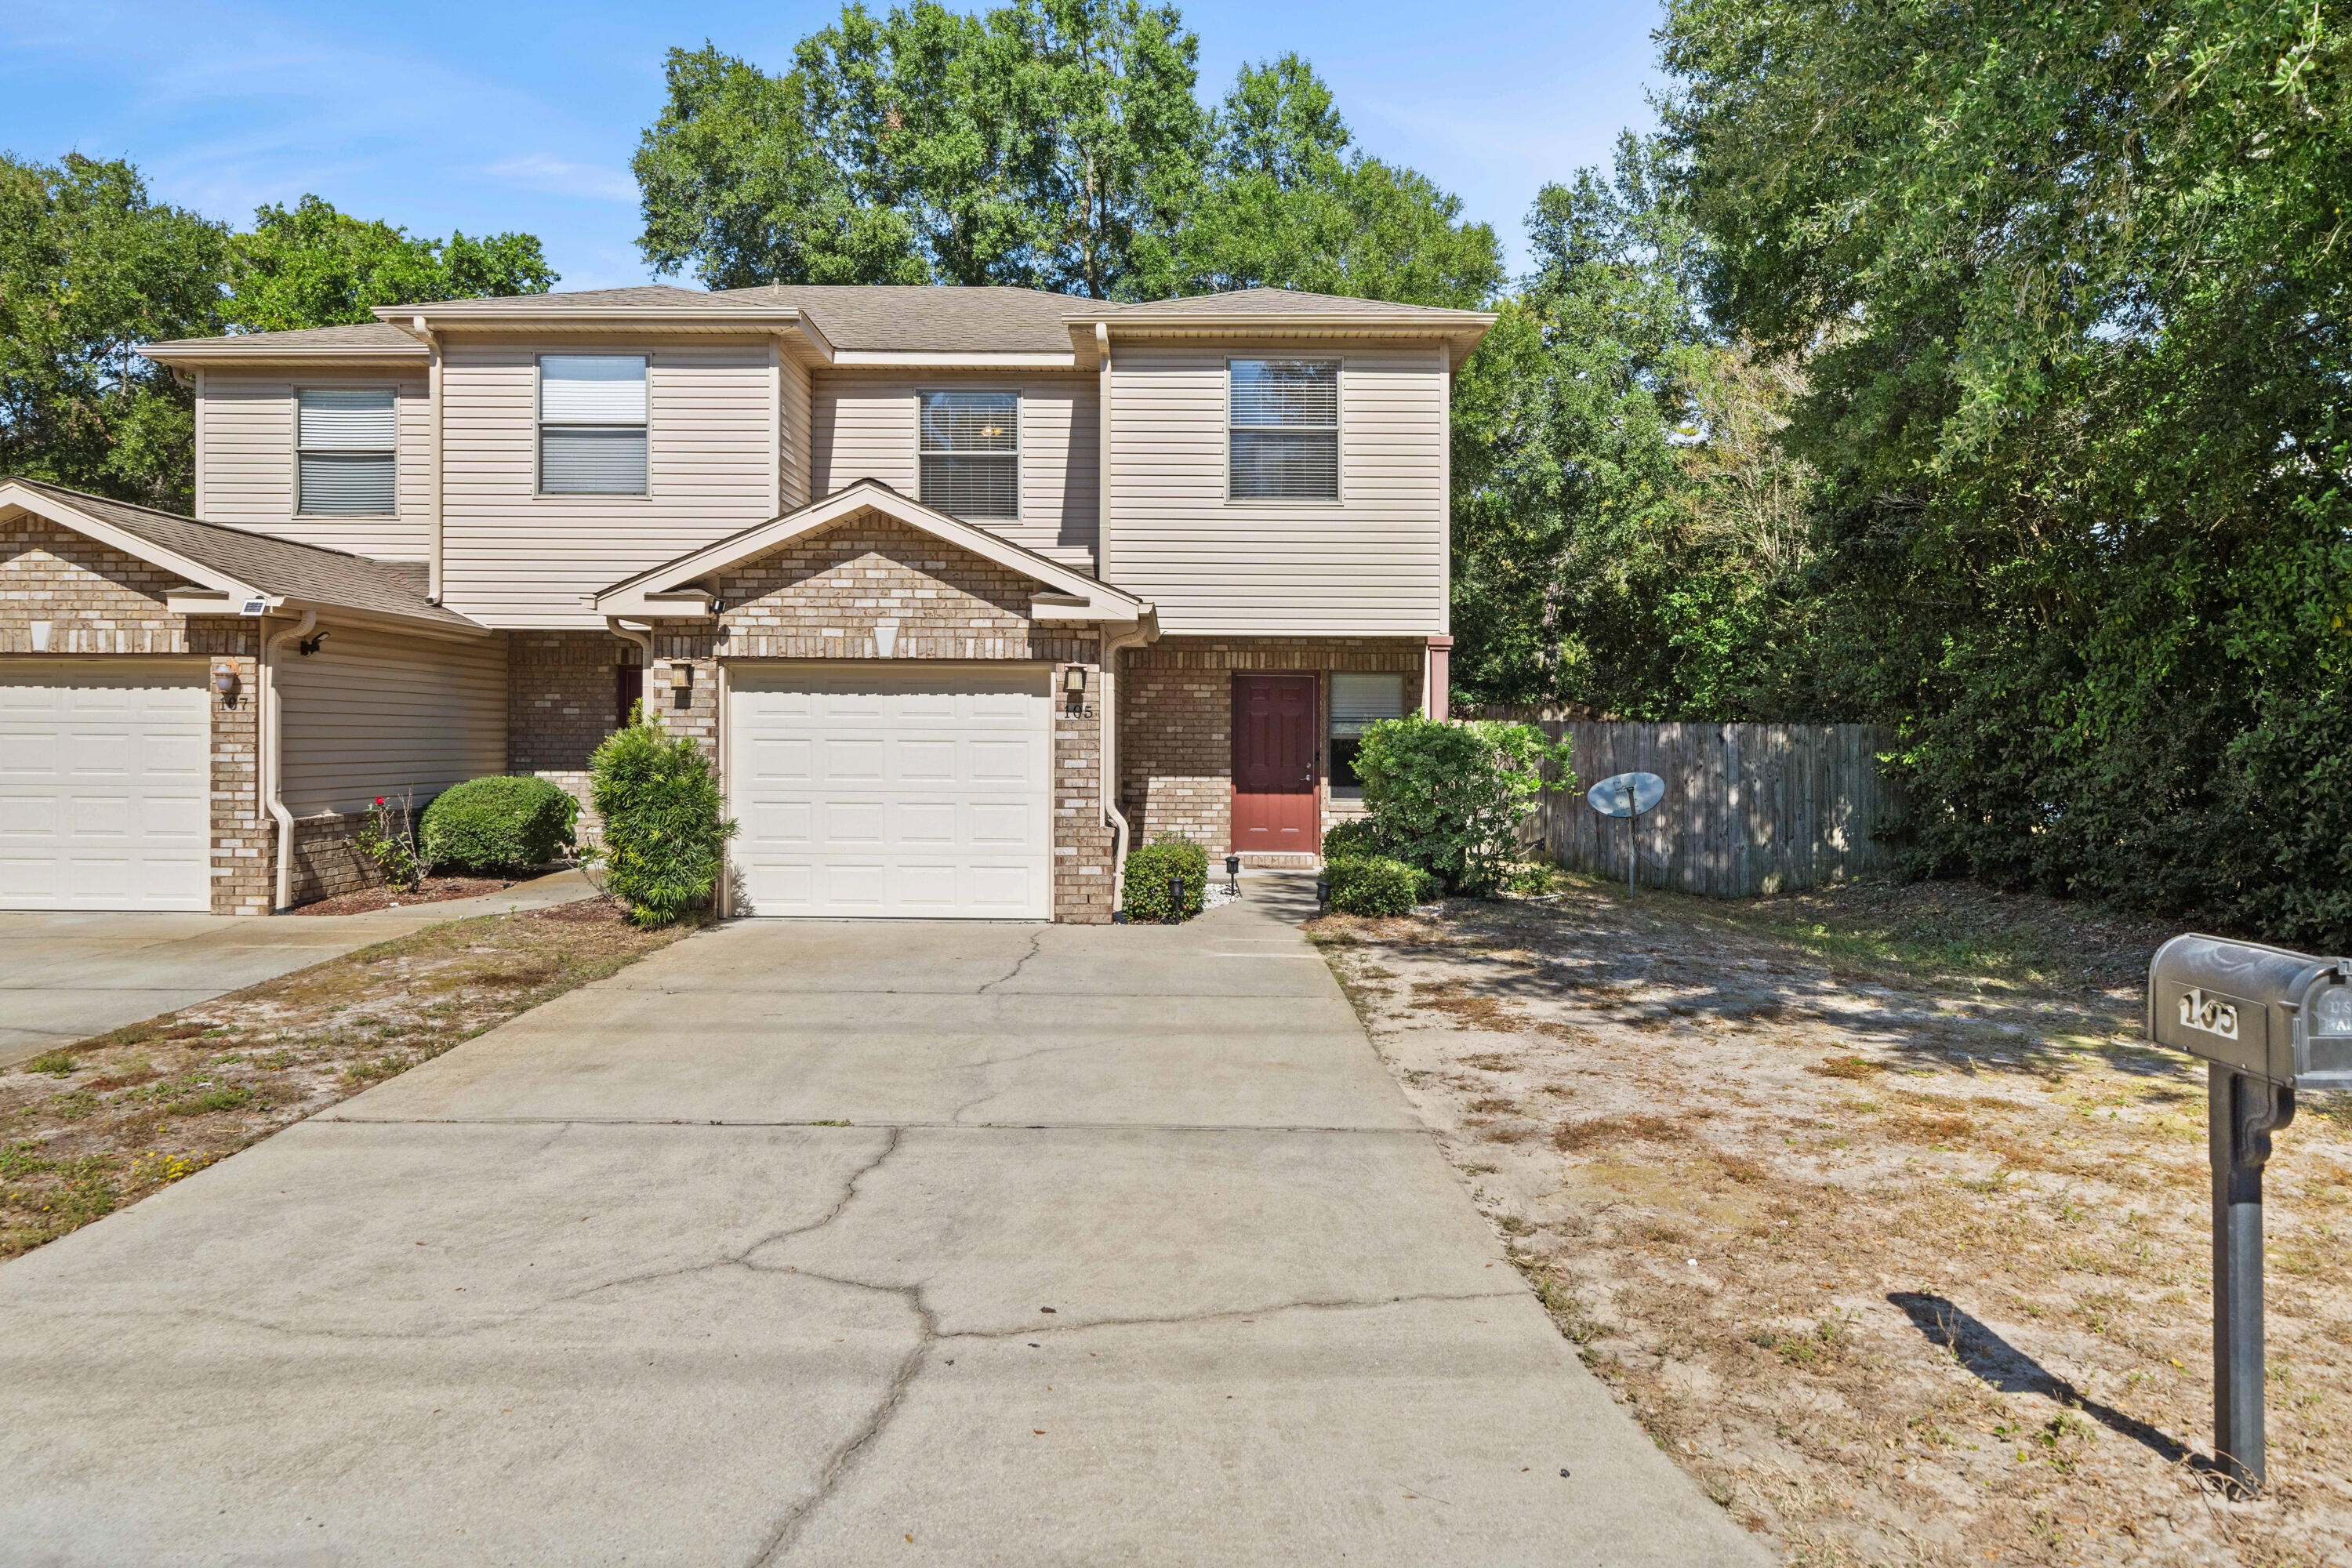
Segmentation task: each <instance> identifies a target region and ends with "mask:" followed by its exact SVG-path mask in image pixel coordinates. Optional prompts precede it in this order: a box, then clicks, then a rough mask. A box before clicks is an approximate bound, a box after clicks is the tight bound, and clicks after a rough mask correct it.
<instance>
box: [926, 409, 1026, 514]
mask: <svg viewBox="0 0 2352 1568" xmlns="http://www.w3.org/2000/svg"><path fill="white" fill-rule="evenodd" d="M920 447H921V450H920V453H919V458H920V463H921V468H922V491H923V496H922V500H923V504H924V505H925V506H928V507H934V508H936V509H938V510H940V511H943V512H946V513H947V514H948V515H949V516H950V517H961V518H968V519H981V520H985V521H1003V520H1006V519H1010V518H1017V517H1019V516H1020V515H1021V398H1020V396H1019V395H1018V394H1015V393H1011V392H926V393H924V394H923V395H922V412H921V434H920Z"/></svg>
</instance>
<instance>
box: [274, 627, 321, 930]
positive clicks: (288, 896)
mask: <svg viewBox="0 0 2352 1568" xmlns="http://www.w3.org/2000/svg"><path fill="white" fill-rule="evenodd" d="M318 624H319V612H318V611H316V610H305V611H303V612H302V618H301V619H300V620H299V621H297V622H296V623H295V624H294V625H293V626H290V627H289V628H288V629H287V630H285V631H282V632H277V633H273V634H272V635H271V636H268V637H264V638H262V639H261V759H260V761H261V799H262V803H263V804H264V805H267V806H268V809H269V815H270V816H272V817H274V818H276V819H277V822H278V889H277V892H276V894H275V896H274V897H273V898H272V900H271V901H270V905H269V912H270V913H272V914H278V915H282V914H284V913H285V912H286V911H287V910H289V909H290V908H292V907H293V904H294V814H293V813H292V812H290V811H288V810H287V809H286V799H285V795H284V793H283V789H284V784H285V777H286V770H285V768H284V767H283V766H282V765H281V762H280V751H281V747H282V743H283V738H284V733H285V728H286V727H285V724H284V722H283V721H282V719H281V716H280V715H279V713H278V645H279V644H280V643H283V642H284V641H285V640H286V639H287V638H289V637H309V636H310V631H311V628H312V627H314V626H317V625H318Z"/></svg>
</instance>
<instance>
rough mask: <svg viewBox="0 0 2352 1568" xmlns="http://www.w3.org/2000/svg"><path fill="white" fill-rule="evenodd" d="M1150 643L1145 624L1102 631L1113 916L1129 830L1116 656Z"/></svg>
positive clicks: (1122, 897) (1123, 881)
mask: <svg viewBox="0 0 2352 1568" xmlns="http://www.w3.org/2000/svg"><path fill="white" fill-rule="evenodd" d="M1150 640H1151V634H1150V631H1149V630H1148V629H1147V626H1146V623H1144V622H1142V621H1138V622H1136V623H1135V624H1134V625H1133V626H1130V627H1129V628H1128V629H1127V630H1126V631H1123V632H1106V633H1105V634H1104V636H1103V640H1102V684H1103V692H1102V809H1103V820H1104V821H1105V822H1107V823H1108V824H1109V825H1110V831H1111V857H1110V912H1111V913H1112V914H1113V915H1114V916H1116V915H1117V914H1118V912H1119V910H1120V908H1121V907H1122V906H1123V905H1124V904H1125V903H1126V901H1127V847H1128V840H1129V832H1130V830H1129V827H1128V825H1127V817H1126V815H1125V814H1124V813H1122V812H1121V811H1120V810H1119V809H1118V674H1117V671H1118V655H1119V650H1120V649H1122V648H1130V647H1142V646H1143V645H1144V644H1145V643H1147V642H1150Z"/></svg>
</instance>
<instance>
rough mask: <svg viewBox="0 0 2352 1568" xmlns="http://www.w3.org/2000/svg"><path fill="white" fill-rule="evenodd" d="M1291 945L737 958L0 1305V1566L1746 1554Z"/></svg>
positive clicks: (357, 1103) (513, 1029)
mask: <svg viewBox="0 0 2352 1568" xmlns="http://www.w3.org/2000/svg"><path fill="white" fill-rule="evenodd" d="M1300 912H1301V908H1300V906H1299V903H1298V901H1297V889H1293V888H1286V887H1279V886H1269V885H1268V884H1266V883H1265V882H1260V881H1254V882H1253V884H1252V885H1251V886H1250V889H1249V893H1248V897H1247V898H1246V899H1245V900H1244V902H1243V903H1242V904H1240V905H1237V906H1234V907H1231V908H1228V909H1223V910H1216V911H1213V912H1212V913H1211V914H1209V915H1207V916H1205V917H1203V918H1202V920H1200V921H1195V922H1193V923H1192V925H1189V926H1186V927H1182V928H1179V929H1160V928H1113V929H1099V928H1097V929H1087V928H1072V927H1037V926H1017V925H942V924H880V923H877V924H845V923H841V924H836V923H825V924H816V923H809V924H803V923H788V922H751V921H746V922H742V923H739V924H736V925H732V926H730V927H726V928H722V929H720V930H718V931H713V932H709V933H707V934H704V935H701V936H698V937H696V938H694V939H692V940H690V941H688V942H681V943H679V944H678V945H677V946H675V947H672V948H669V949H667V950H666V951H665V952H662V953H660V954H657V955H656V956H655V957H654V958H651V959H649V960H647V961H646V962H645V963H641V964H639V965H637V966H635V967H634V968H632V969H629V970H627V971H625V973H622V974H621V975H619V976H616V977H615V978H614V980H612V981H609V982H606V983H604V984H600V985H596V986H593V987H589V988H586V989H583V990H581V991H577V992H574V993H572V994H571V995H569V996H567V997H564V998H562V999H561V1000H559V1001H557V1002H554V1003H552V1004H550V1005H548V1006H546V1007H543V1008H541V1009H540V1010H538V1011H537V1012H534V1013H531V1014H528V1015H526V1016H523V1017H521V1018H520V1019H517V1020H516V1021H515V1022H513V1023H511V1024H509V1025H507V1026H504V1027H502V1028H500V1029H498V1030H495V1031H493V1032H492V1033H490V1034H488V1035H487V1036H484V1037H481V1038H479V1039H478V1040H475V1041H473V1042H471V1043H469V1044H467V1045H466V1046H463V1047H459V1048H458V1049H457V1050H456V1051H453V1052H451V1053H450V1054H449V1055H447V1056H445V1057H443V1058H439V1059H438V1060H436V1061H434V1062H432V1063H430V1064H428V1065H426V1066H425V1067H422V1068H417V1069H415V1070H414V1071H412V1072H410V1073H408V1074H406V1075H405V1076H404V1077H402V1078H399V1079H394V1080H392V1081H390V1082H388V1083H386V1084H383V1085H382V1086H380V1087H379V1088H377V1089H373V1090H371V1091H369V1092H368V1093H366V1094H364V1095H362V1096H360V1097H358V1098H357V1099H354V1100H350V1101H348V1102H346V1103H345V1105H344V1106H343V1107H342V1108H341V1110H339V1111H337V1112H333V1113H331V1114H329V1115H327V1116H322V1117H320V1118H317V1119H314V1120H313V1121H310V1122H307V1123H304V1124H303V1125H301V1126H299V1127H296V1128H293V1129H291V1130H289V1131H286V1132H284V1133H281V1134H279V1135H278V1137H276V1138H274V1139H271V1140H270V1141H269V1142H266V1143H263V1144H261V1145H259V1146H257V1147H256V1148H254V1149H252V1150H249V1151H247V1152H245V1153H242V1154H239V1155H237V1156H236V1157H235V1158H234V1159H231V1160H228V1161H226V1162H224V1163H222V1164H220V1165H217V1166H215V1167H214V1168H212V1169H211V1170H208V1171H205V1172H203V1173H199V1174H198V1175H196V1176H194V1177H192V1178H191V1179H189V1180H188V1181H185V1182H184V1183H182V1184H179V1185H178V1186H176V1187H173V1188H171V1189H169V1190H168V1191H166V1192H164V1193H162V1194H158V1195H157V1196H155V1197H153V1198H151V1199H149V1200H148V1201H147V1202H145V1203H142V1204H140V1205H136V1206H134V1207H132V1208H131V1209H128V1210H126V1211H124V1212H123V1213H121V1214H119V1215H114V1216H113V1217H111V1218H109V1219H107V1220H103V1221H101V1222H100V1223H99V1224H97V1225H95V1226H89V1227H88V1228H86V1229H84V1230H82V1231H80V1232H79V1233H77V1234H75V1235H73V1236H70V1237H66V1238H65V1239H63V1240H61V1241H58V1242H57V1243H54V1244H52V1245H51V1246H50V1247H46V1248H44V1249H42V1250H41V1251H39V1252H36V1253H33V1254H30V1255H28V1256H27V1257H26V1258H20V1259H17V1260H16V1261H15V1262H12V1263H7V1264H0V1474H5V1475H6V1476H7V1477H8V1478H9V1484H8V1486H7V1487H6V1488H5V1489H0V1557H5V1558H6V1559H7V1560H8V1561H11V1562H44V1563H47V1562H56V1563H125V1562H136V1563H145V1564H163V1563H369V1564H383V1563H564V1564H583V1563H635V1564H645V1563H682V1564H698V1565H700V1564H751V1563H859V1564H868V1563H952V1564H969V1563H996V1562H1003V1563H1013V1564H1034V1563H1066V1564H1089V1565H1091V1564H1098V1563H1286V1564H1287V1563H1343V1562H1344V1563H1400V1564H1402V1563H1412V1564H1428V1563H1478V1564H1507V1563H1545V1564H1559V1563H1570V1564H1618V1563H1642V1564H1649V1563H1655V1564H1669V1563H1671V1564H1677V1565H1681V1564H1692V1563H1707V1564H1716V1563H1732V1564H1739V1563H1764V1562H1765V1561H1767V1558H1766V1555H1765V1553H1764V1552H1762V1551H1761V1550H1760V1549H1759V1547H1758V1546H1757V1545H1756V1544H1755V1543H1754V1542H1752V1541H1751V1540H1750V1538H1748V1536H1747V1535H1746V1534H1745V1533H1744V1532H1742V1531H1739V1530H1738V1529H1737V1528H1735V1527H1734V1526H1733V1525H1731V1524H1730V1523H1729V1522H1728V1521H1727V1518H1726V1516H1725V1515H1724V1514H1723V1513H1722V1512H1721V1511H1720V1510H1717V1508H1716V1507H1715V1506H1714V1505H1712V1504H1711V1503H1709V1502H1707V1501H1706V1500H1705V1499H1704V1498H1702V1497H1701V1496H1700V1495H1699V1493H1698V1491H1697V1490H1696V1488H1695V1487H1694V1486H1693V1485H1692V1484H1691V1483H1690V1482H1689V1481H1688V1480H1687V1479H1685V1478H1684V1477H1683V1475H1682V1474H1681V1473H1680V1472H1679V1471H1677V1470H1675V1468H1673V1466H1672V1465H1671V1464H1670V1463H1669V1462H1668V1461H1667V1460H1666V1459H1665V1458H1664V1456H1662V1455H1661V1454H1660V1453H1659V1452H1658V1451H1657V1449H1656V1448H1655V1447H1653V1446H1652V1444H1651V1443H1650V1442H1649V1441H1648V1439H1646V1438H1645V1437H1643V1436H1642V1434H1641V1433H1640V1432H1639V1431H1638V1430H1637V1429H1636V1428H1635V1427H1634V1426H1633V1423H1632V1422H1631V1421H1630V1420H1628V1419H1627V1418H1626V1417H1625V1415H1623V1414H1622V1412H1621V1411H1620V1410H1619V1408H1618V1407H1617V1406H1616V1405H1614V1403H1613V1402H1612V1400H1611V1398H1610V1397H1609V1395H1608V1394H1607V1392H1606V1391H1605V1390H1604V1389H1603V1388H1602V1387H1601V1385H1600V1384H1599V1383H1598V1382H1597V1381H1595V1380H1594V1379H1593V1378H1592V1377H1591V1374H1589V1373H1587V1372H1585V1370H1584V1369H1583V1368H1582V1367H1581V1366H1580V1364H1579V1363H1578V1362H1577V1360H1576V1357H1575V1355H1574V1353H1573V1351H1572V1349H1571V1347H1570V1346H1569V1345H1568V1344H1567V1343H1566V1342H1564V1341H1562V1340H1561V1338H1560V1336H1559V1333H1558V1332H1557V1331H1555V1330H1554V1329H1553V1327H1552V1325H1551V1323H1550V1321H1549V1320H1548V1319H1547V1318H1546V1317H1545V1315H1544V1313H1543V1311H1542V1310H1541V1309H1540V1308H1539V1307H1538V1305H1537V1304H1536V1302H1535V1301H1534V1300H1533V1299H1532V1298H1531V1297H1530V1296H1529V1295H1528V1292H1527V1290H1526V1289H1525V1288H1524V1287H1523V1285H1522V1284H1521V1282H1520V1280H1519V1279H1518V1277H1517V1274H1516V1273H1515V1272H1514V1271H1513V1270H1512V1269H1511V1268H1510V1267H1509V1265H1508V1264H1507V1263H1505V1262H1504V1261H1503V1260H1502V1258H1501V1255H1500V1253H1499V1251H1498V1249H1497V1248H1496V1244H1495V1241H1494V1238H1493V1237H1492V1235H1491V1233H1490V1232H1489V1231H1488V1230H1487V1229H1486V1226H1485V1224H1484V1223H1483V1222H1482V1221H1481V1220H1480V1219H1479V1218H1478V1217H1477V1215H1476V1214H1475V1211H1474V1210H1473V1208H1472V1206H1471V1205H1470V1202H1469V1199H1468V1197H1467V1195H1466V1194H1465V1193H1464V1192H1463V1190H1462V1188H1461V1185H1460V1184H1459V1182H1458V1180H1457V1179H1456V1177H1455V1176H1454V1173H1453V1172H1452V1171H1451V1170H1450V1169H1448V1168H1447V1167H1446V1165H1445V1164H1444V1162H1443V1161H1442V1160H1441V1159H1440V1157H1439V1156H1438V1153H1437V1152H1436V1150H1435V1148H1434V1146H1433V1142H1432V1141H1431V1139H1430V1137H1429V1135H1428V1134H1427V1133H1426V1132H1425V1131H1423V1129H1422V1128H1421V1127H1420V1125H1419V1124H1418V1123H1417V1122H1416V1121H1415V1120H1414V1118H1413V1117H1412V1113H1411V1112H1410V1110H1408V1109H1407V1107H1406V1106H1405V1104H1404V1102H1403V1100H1402V1098H1401V1097H1400V1095H1399V1094H1398V1093H1397V1091H1396V1090H1395V1089H1394V1088H1393V1086H1392V1085H1391V1082H1390V1080H1389V1079H1388V1076H1387V1074H1386V1072H1385V1071H1384V1069H1383V1068H1381V1065H1380V1064H1379V1062H1378V1061H1377V1060H1376V1059H1375V1058H1374V1057H1373V1055H1372V1052H1371V1050H1370V1047H1369V1046H1368V1045H1367V1043H1366V1041H1365V1038H1364V1036H1363V1033H1362V1030H1361V1029H1360V1027H1359V1026H1358V1025H1357V1022H1356V1019H1355V1017H1354V1015H1353V1014H1352V1013H1351V1012H1350V1011H1349V1007H1348V1005H1347V1003H1346V1001H1345V999H1344V998H1343V997H1342V996H1341V995H1340V994H1339V990H1338V988H1337V987H1336V985H1335V984H1333V982H1332V980H1331V977H1330V975H1329V973H1328V971H1327V970H1326V969H1325V967H1324V965H1323V964H1322V963H1321V962H1320V960H1319V959H1318V957H1317V956H1316V955H1315V954H1314V953H1313V952H1312V951H1311V950H1309V949H1308V948H1307V945H1306V944H1305V943H1304V942H1302V941H1301V940H1300V938H1299V936H1298V933H1297V931H1296V930H1295V929H1293V928H1292V926H1291V925H1290V924H1289V923H1287V922H1288V921H1290V920H1293V919H1296V918H1297V915H1298V914H1299V913H1300Z"/></svg>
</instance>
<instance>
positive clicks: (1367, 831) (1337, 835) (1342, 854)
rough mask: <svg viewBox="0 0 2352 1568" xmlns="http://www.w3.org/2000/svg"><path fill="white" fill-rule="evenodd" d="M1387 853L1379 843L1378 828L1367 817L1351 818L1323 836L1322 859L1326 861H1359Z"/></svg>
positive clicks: (1385, 847) (1385, 848) (1334, 826)
mask: <svg viewBox="0 0 2352 1568" xmlns="http://www.w3.org/2000/svg"><path fill="white" fill-rule="evenodd" d="M1388 852H1389V851H1388V847H1387V846H1386V845H1385V844H1383V843H1381V830H1380V828H1379V827H1378V826H1375V825H1374V824H1373V822H1372V819H1371V818H1370V817H1369V816H1351V817H1349V819H1348V820H1347V821H1345V822H1341V823H1337V824H1334V825H1333V826H1332V827H1331V830H1330V831H1329V832H1328V833H1326V834H1324V835H1323V858H1324V859H1325V860H1327V861H1328V860H1361V859H1363V858H1366V857H1367V856H1376V855H1385V854H1387V853H1388Z"/></svg>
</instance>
